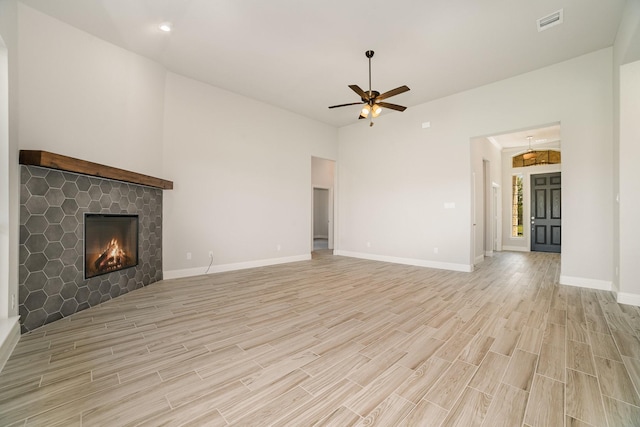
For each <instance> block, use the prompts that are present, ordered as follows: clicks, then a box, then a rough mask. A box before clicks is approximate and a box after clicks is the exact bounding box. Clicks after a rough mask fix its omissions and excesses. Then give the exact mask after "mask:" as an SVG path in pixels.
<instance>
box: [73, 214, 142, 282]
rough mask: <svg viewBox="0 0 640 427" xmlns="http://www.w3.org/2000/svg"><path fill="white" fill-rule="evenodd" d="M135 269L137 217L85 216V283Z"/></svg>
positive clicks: (136, 258) (136, 263)
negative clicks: (92, 279) (104, 275)
mask: <svg viewBox="0 0 640 427" xmlns="http://www.w3.org/2000/svg"><path fill="white" fill-rule="evenodd" d="M136 265H138V215H125V214H122V215H114V214H85V217H84V277H85V279H89V278H91V277H95V276H100V275H102V274H107V273H112V272H114V271H118V270H124V269H125V268H130V267H135V266H136Z"/></svg>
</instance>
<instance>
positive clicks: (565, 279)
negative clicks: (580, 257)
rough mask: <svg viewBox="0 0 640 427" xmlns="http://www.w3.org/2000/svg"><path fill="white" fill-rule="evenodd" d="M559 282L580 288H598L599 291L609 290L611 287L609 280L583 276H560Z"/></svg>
mask: <svg viewBox="0 0 640 427" xmlns="http://www.w3.org/2000/svg"><path fill="white" fill-rule="evenodd" d="M560 284H561V285H567V286H577V287H580V288H589V289H598V290H600V291H610V290H612V288H613V283H612V282H611V281H608V280H597V279H587V278H585V277H571V276H560Z"/></svg>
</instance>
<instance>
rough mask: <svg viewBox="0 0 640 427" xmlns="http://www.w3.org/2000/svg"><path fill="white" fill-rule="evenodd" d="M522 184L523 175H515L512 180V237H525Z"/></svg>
mask: <svg viewBox="0 0 640 427" xmlns="http://www.w3.org/2000/svg"><path fill="white" fill-rule="evenodd" d="M522 182H523V180H522V175H513V176H512V178H511V200H512V204H511V237H522V236H524V234H523V230H524V222H523V220H524V217H523V206H522Z"/></svg>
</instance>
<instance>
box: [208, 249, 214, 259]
mask: <svg viewBox="0 0 640 427" xmlns="http://www.w3.org/2000/svg"><path fill="white" fill-rule="evenodd" d="M209 258H211V259H213V251H209Z"/></svg>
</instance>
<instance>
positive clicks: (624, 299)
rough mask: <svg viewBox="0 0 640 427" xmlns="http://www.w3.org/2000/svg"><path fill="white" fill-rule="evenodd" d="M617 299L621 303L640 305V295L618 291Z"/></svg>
mask: <svg viewBox="0 0 640 427" xmlns="http://www.w3.org/2000/svg"><path fill="white" fill-rule="evenodd" d="M616 301H618V302H619V303H620V304H627V305H635V306H636V307H640V295H638V294H629V293H626V292H616Z"/></svg>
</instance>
